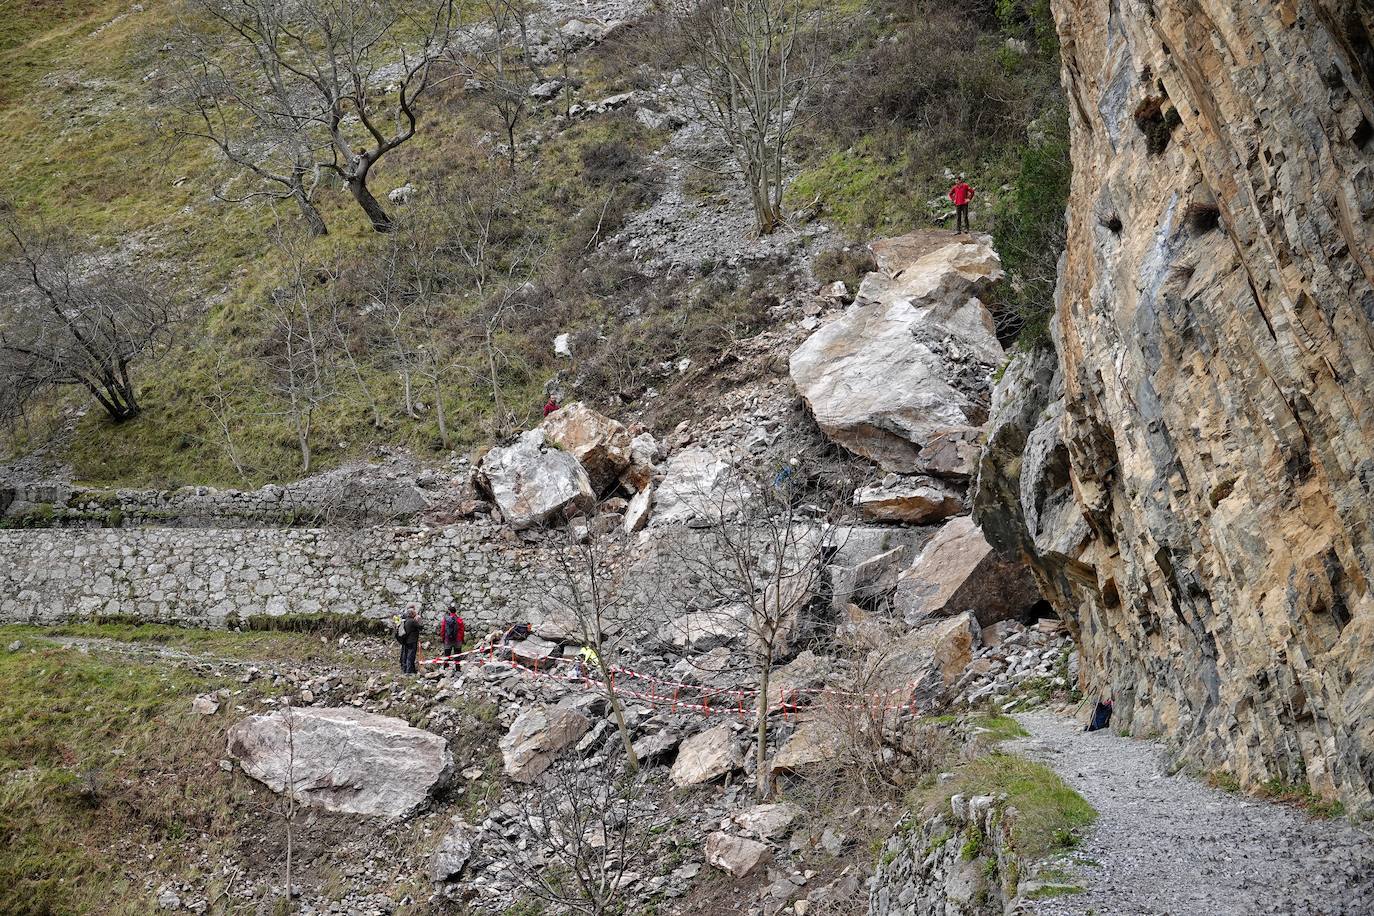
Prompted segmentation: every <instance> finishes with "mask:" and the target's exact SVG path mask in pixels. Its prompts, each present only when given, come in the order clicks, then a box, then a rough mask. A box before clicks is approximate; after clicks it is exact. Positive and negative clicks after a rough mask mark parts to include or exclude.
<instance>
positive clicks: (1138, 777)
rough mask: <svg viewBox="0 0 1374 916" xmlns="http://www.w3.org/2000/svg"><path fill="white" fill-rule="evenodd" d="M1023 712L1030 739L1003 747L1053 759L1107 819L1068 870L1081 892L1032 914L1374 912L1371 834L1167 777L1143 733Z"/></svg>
mask: <svg viewBox="0 0 1374 916" xmlns="http://www.w3.org/2000/svg"><path fill="white" fill-rule="evenodd" d="M1017 718H1018V719H1019V720H1020V721H1021V724H1022V725H1024V726H1025V727H1026V729H1027V730H1028V731H1029V732H1030V733H1031V737H1030V738H1024V739H1020V740H1018V741H1015V742H1009V743H1008V745H1007V749H1008V750H1013V751H1015V752H1017V753H1020V754H1023V755H1025V756H1027V757H1031V758H1033V759H1037V760H1040V761H1042V762H1044V763H1045V764H1047V765H1048V766H1050V767H1052V768H1053V769H1054V770H1055V772H1057V773H1058V774H1059V775H1060V776H1061V777H1063V778H1064V780H1065V781H1066V782H1068V784H1069V785H1071V786H1072V787H1073V788H1074V789H1076V790H1077V791H1078V792H1079V793H1081V794H1082V795H1083V797H1084V798H1086V799H1087V800H1088V802H1089V803H1090V804H1092V806H1093V807H1094V808H1096V809H1097V811H1098V813H1099V815H1100V818H1099V820H1098V822H1097V824H1096V826H1095V827H1094V828H1093V829H1092V831H1091V832H1090V833H1089V835H1088V837H1087V838H1086V840H1085V841H1084V842H1083V844H1082V845H1081V846H1080V847H1079V848H1078V850H1077V851H1076V852H1075V853H1074V854H1073V856H1072V857H1071V860H1070V863H1069V864H1070V867H1069V868H1068V870H1069V871H1070V872H1072V873H1073V874H1074V875H1075V879H1074V881H1073V883H1075V884H1078V885H1080V886H1082V887H1085V888H1086V891H1085V892H1084V893H1081V894H1074V895H1072V896H1068V897H1059V898H1054V899H1050V900H1040V901H1037V902H1036V903H1035V907H1034V909H1033V910H1032V912H1034V913H1038V914H1041V916H1067V914H1090V913H1091V914H1097V916H1163V914H1169V916H1193V914H1199V916H1241V914H1245V916H1249V914H1262V913H1268V914H1280V913H1281V914H1286V916H1287V914H1293V916H1300V914H1301V916H1314V914H1320V916H1346V914H1349V916H1356V914H1360V916H1368V914H1374V831H1370V830H1367V829H1365V828H1357V827H1352V826H1351V825H1350V824H1348V823H1347V822H1346V821H1344V820H1325V821H1319V820H1313V819H1311V818H1309V817H1307V816H1306V815H1305V814H1303V813H1302V812H1301V811H1299V810H1297V809H1295V808H1292V807H1288V806H1284V805H1276V804H1272V803H1269V802H1263V801H1257V800H1255V799H1251V798H1246V797H1243V796H1238V795H1231V794H1228V793H1226V792H1222V791H1220V790H1217V789H1212V788H1209V787H1208V786H1206V785H1205V784H1203V783H1201V782H1199V781H1197V780H1196V779H1192V778H1190V777H1186V776H1181V775H1179V776H1168V775H1166V771H1164V770H1163V769H1162V767H1161V763H1162V755H1161V753H1160V748H1159V746H1158V745H1156V744H1153V743H1151V742H1148V741H1136V740H1132V739H1130V738H1121V737H1118V736H1117V735H1115V734H1111V733H1110V732H1105V731H1100V732H1094V733H1092V734H1088V733H1086V732H1084V731H1082V726H1081V725H1079V724H1077V723H1076V722H1074V721H1073V720H1072V719H1069V718H1066V717H1063V716H1056V715H1052V714H1050V713H1045V712H1038V713H1029V714H1026V715H1022V716H1018V717H1017Z"/></svg>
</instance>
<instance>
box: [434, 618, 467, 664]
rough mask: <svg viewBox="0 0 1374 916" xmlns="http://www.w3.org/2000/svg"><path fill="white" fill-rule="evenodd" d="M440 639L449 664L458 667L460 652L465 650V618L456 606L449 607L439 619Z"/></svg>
mask: <svg viewBox="0 0 1374 916" xmlns="http://www.w3.org/2000/svg"><path fill="white" fill-rule="evenodd" d="M439 641H440V642H441V643H443V644H444V658H445V659H446V660H447V664H450V665H452V666H453V667H454V668H457V667H458V665H459V659H458V653H460V652H462V651H463V618H462V617H461V616H459V614H458V611H457V610H456V609H454V608H449V609H448V612H447V613H446V614H444V616H443V617H442V618H441V619H440V621H439Z"/></svg>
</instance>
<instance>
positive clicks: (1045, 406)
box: [978, 0, 1374, 807]
mask: <svg viewBox="0 0 1374 916" xmlns="http://www.w3.org/2000/svg"><path fill="white" fill-rule="evenodd" d="M1053 5H1054V10H1055V14H1056V18H1057V21H1058V27H1059V34H1060V37H1061V40H1062V45H1063V67H1064V71H1063V72H1064V81H1065V88H1066V91H1067V95H1068V103H1069V110H1070V123H1071V140H1072V157H1073V169H1074V177H1073V186H1072V191H1071V199H1070V205H1069V214H1070V216H1069V227H1068V228H1069V238H1068V249H1067V253H1066V257H1065V260H1064V262H1063V265H1062V269H1061V272H1060V291H1059V302H1058V309H1057V314H1058V321H1059V337H1058V340H1057V344H1058V351H1059V363H1060V366H1059V370H1060V371H1059V373H1058V374H1057V375H1058V377H1055V376H1056V373H1054V372H1053V371H1051V370H1049V369H1048V368H1046V367H1042V366H1034V365H1031V366H1026V367H1024V370H1023V371H1021V372H1019V374H1014V373H1010V372H1009V373H1008V375H1009V376H1013V378H1017V377H1019V378H1020V379H1021V380H1023V381H1024V382H1026V383H1027V384H1028V385H1029V386H1030V387H1031V388H1032V389H1034V390H1032V391H1020V392H1018V391H1014V390H1004V391H1002V392H1000V393H999V394H1000V403H999V404H998V405H996V406H995V408H994V414H995V416H994V422H993V428H992V429H991V430H990V433H989V441H990V443H991V444H992V449H991V450H990V451H991V454H990V456H989V457H988V459H987V460H985V462H984V468H983V472H984V481H983V484H982V486H981V487H980V491H979V493H980V496H979V500H980V506H979V510H978V511H979V515H980V517H981V518H982V519H983V520H984V523H985V524H984V527H985V530H986V531H988V532H989V537H990V538H993V539H994V540H996V541H999V542H1000V543H1001V544H1002V545H1003V546H1015V547H1017V548H1019V549H1020V550H1022V551H1023V552H1024V553H1026V554H1027V555H1029V556H1030V557H1031V558H1032V559H1033V560H1034V561H1035V562H1036V564H1037V566H1038V568H1039V574H1040V576H1041V578H1042V581H1043V583H1044V585H1045V586H1046V591H1047V592H1048V593H1049V594H1050V595H1052V596H1054V598H1055V600H1056V603H1057V604H1059V606H1060V608H1061V610H1063V611H1064V612H1066V616H1068V617H1069V618H1070V620H1071V623H1072V626H1073V627H1074V629H1075V631H1076V633H1075V635H1076V636H1077V638H1078V639H1079V642H1080V644H1081V646H1082V672H1083V678H1084V681H1085V685H1086V686H1088V687H1090V688H1092V689H1094V690H1096V691H1099V692H1101V693H1102V694H1110V695H1111V696H1113V697H1114V698H1115V700H1116V709H1117V716H1118V717H1119V718H1118V719H1117V720H1115V722H1114V724H1117V723H1120V724H1121V725H1122V726H1123V727H1126V728H1130V729H1133V730H1135V731H1137V732H1151V731H1159V732H1162V733H1165V734H1168V735H1171V736H1172V737H1173V738H1174V739H1175V741H1176V742H1177V744H1178V745H1179V747H1180V748H1181V749H1182V750H1183V751H1184V752H1185V753H1186V755H1187V756H1188V757H1189V758H1190V759H1191V760H1192V761H1193V762H1194V763H1195V764H1196V765H1198V766H1199V767H1201V768H1203V769H1209V770H1210V769H1222V770H1228V771H1232V772H1234V773H1236V774H1237V775H1238V776H1239V777H1240V779H1241V780H1242V782H1244V783H1246V784H1254V783H1257V782H1260V781H1265V780H1269V779H1280V780H1283V781H1285V782H1294V783H1304V784H1308V785H1310V786H1311V787H1312V788H1314V789H1315V790H1316V791H1318V792H1320V793H1322V794H1324V795H1327V796H1330V797H1341V798H1344V799H1345V800H1346V802H1347V803H1349V804H1351V805H1353V806H1356V807H1359V806H1365V805H1369V804H1371V802H1374V596H1371V594H1370V582H1371V579H1372V578H1374V525H1372V524H1371V522H1372V521H1374V519H1372V518H1371V511H1374V499H1371V497H1372V496H1374V492H1371V491H1374V11H1371V8H1370V7H1369V6H1368V4H1363V3H1361V2H1358V0H1252V2H1245V3H1236V2H1232V0H1187V2H1184V0H1112V2H1109V0H1055V2H1054V4H1053ZM1006 381H1007V380H1005V379H1004V382H1006ZM1061 399H1062V403H1061ZM1060 413H1062V419H1061V418H1060V417H1059V414H1060ZM1044 421H1049V422H1044ZM1021 452H1023V453H1024V458H1025V460H1022V455H1021V454H1018V453H1021ZM998 474H1000V475H1001V478H1000V479H998ZM1051 517H1052V518H1051ZM1047 521H1052V522H1053V524H1046V522H1047Z"/></svg>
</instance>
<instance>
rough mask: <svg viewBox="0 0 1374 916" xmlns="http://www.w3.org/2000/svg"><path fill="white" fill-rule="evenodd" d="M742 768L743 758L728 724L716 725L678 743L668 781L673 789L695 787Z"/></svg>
mask: <svg viewBox="0 0 1374 916" xmlns="http://www.w3.org/2000/svg"><path fill="white" fill-rule="evenodd" d="M743 765H744V756H743V754H742V752H741V751H740V746H739V742H738V741H736V740H735V733H734V732H733V731H732V730H731V729H730V726H728V725H717V726H715V727H714V728H708V729H706V731H703V732H698V733H697V734H695V735H693V736H692V737H690V738H688V739H687V740H686V741H684V742H682V746H681V747H679V748H678V752H677V760H676V761H674V763H673V769H672V771H671V772H670V773H669V778H671V779H672V781H673V784H674V785H676V786H695V785H700V784H701V783H704V782H710V781H711V780H712V779H718V778H720V777H722V776H725V775H727V774H729V773H733V772H734V771H735V770H738V769H739V768H740V767H741V766H743Z"/></svg>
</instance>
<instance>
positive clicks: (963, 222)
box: [949, 172, 973, 232]
mask: <svg viewBox="0 0 1374 916" xmlns="http://www.w3.org/2000/svg"><path fill="white" fill-rule="evenodd" d="M949 199H950V200H952V201H954V231H955V232H968V231H969V228H968V204H969V201H971V200H973V187H972V185H970V184H969V183H968V182H967V181H965V180H964V173H963V172H960V173H959V181H958V183H956V184H955V185H954V187H952V188H950V189H949Z"/></svg>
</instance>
